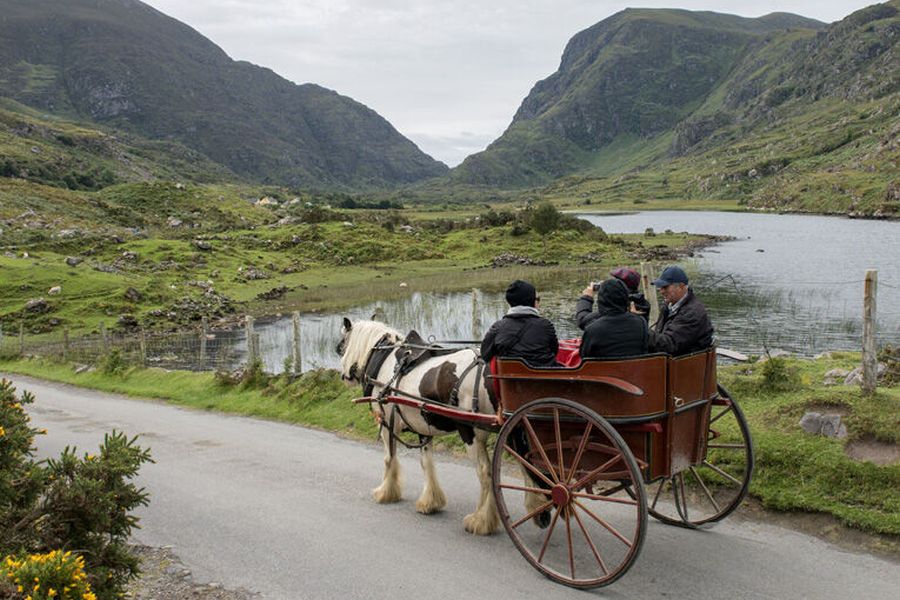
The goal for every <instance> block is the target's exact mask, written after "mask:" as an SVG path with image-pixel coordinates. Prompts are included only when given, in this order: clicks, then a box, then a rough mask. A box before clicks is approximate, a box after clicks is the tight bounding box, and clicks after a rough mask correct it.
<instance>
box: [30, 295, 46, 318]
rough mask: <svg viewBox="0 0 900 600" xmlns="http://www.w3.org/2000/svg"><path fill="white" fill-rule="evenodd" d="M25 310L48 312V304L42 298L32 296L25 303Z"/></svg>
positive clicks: (36, 312) (40, 312)
mask: <svg viewBox="0 0 900 600" xmlns="http://www.w3.org/2000/svg"><path fill="white" fill-rule="evenodd" d="M25 312H29V313H33V314H43V313H46V312H50V305H49V304H47V301H46V300H44V299H43V298H32V299H31V300H29V301H28V302H26V303H25Z"/></svg>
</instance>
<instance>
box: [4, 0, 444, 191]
mask: <svg viewBox="0 0 900 600" xmlns="http://www.w3.org/2000/svg"><path fill="white" fill-rule="evenodd" d="M0 15H2V17H0V96H9V97H11V98H13V99H15V100H17V101H19V102H22V103H24V104H27V105H30V106H33V107H37V108H39V109H40V110H43V111H50V112H55V113H62V114H65V115H67V116H69V117H73V118H78V119H91V120H93V121H95V122H99V123H103V124H106V125H109V126H112V127H117V128H121V129H125V130H128V131H131V132H135V133H139V134H141V135H143V136H146V137H150V138H154V139H163V140H177V141H180V142H181V143H183V144H185V145H186V146H189V147H191V148H193V149H194V150H197V151H198V152H201V153H202V154H204V155H205V156H207V157H209V158H210V159H212V160H214V161H215V162H217V163H219V164H222V165H225V166H227V167H228V168H229V169H230V170H231V171H233V172H235V173H237V174H238V175H241V176H243V177H245V178H248V179H251V180H255V181H261V182H266V183H270V182H271V183H280V184H286V185H294V186H304V187H320V188H321V187H341V186H342V187H356V188H360V187H367V186H383V185H389V184H396V183H405V182H412V181H417V180H421V179H425V178H429V177H432V176H435V175H441V174H443V173H445V172H446V171H447V167H446V166H445V165H444V164H443V163H440V162H438V161H435V160H434V159H432V158H431V157H429V156H427V155H426V154H424V153H423V152H421V151H420V150H419V149H418V148H417V147H416V146H415V144H413V143H412V142H411V141H410V140H408V139H406V138H405V137H403V136H402V135H400V133H398V132H397V131H396V129H394V127H392V126H391V124H390V123H388V122H387V121H386V120H385V119H383V118H382V117H380V116H379V115H378V114H377V113H375V112H374V111H373V110H371V109H369V108H367V107H366V106H364V105H362V104H360V103H359V102H356V101H354V100H352V99H351V98H348V97H346V96H341V95H340V94H338V93H336V92H334V91H331V90H328V89H325V88H323V87H320V86H318V85H314V84H303V85H295V84H294V83H292V82H290V81H287V80H286V79H283V78H282V77H280V76H278V75H277V74H275V73H274V72H272V71H270V70H269V69H265V68H262V67H258V66H256V65H252V64H250V63H247V62H243V61H234V60H232V59H231V58H229V57H228V55H226V54H225V52H224V51H222V49H220V48H219V47H218V46H216V45H215V44H214V43H213V42H211V41H210V40H208V39H206V38H205V37H203V36H202V35H200V34H199V33H198V32H196V31H194V30H193V29H191V28H190V27H188V26H187V25H185V24H184V23H180V22H179V21H176V20H175V19H172V18H169V17H167V16H166V15H164V14H162V13H160V12H158V11H156V10H154V9H153V8H151V7H149V6H147V5H146V4H144V3H142V2H138V1H137V0H67V1H66V2H59V1H58V0H0Z"/></svg>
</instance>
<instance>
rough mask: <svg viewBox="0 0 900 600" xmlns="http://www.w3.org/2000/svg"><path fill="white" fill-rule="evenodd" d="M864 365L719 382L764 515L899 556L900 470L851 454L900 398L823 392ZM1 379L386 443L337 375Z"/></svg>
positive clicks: (848, 390) (837, 359)
mask: <svg viewBox="0 0 900 600" xmlns="http://www.w3.org/2000/svg"><path fill="white" fill-rule="evenodd" d="M858 363H859V355H854V354H851V353H835V354H834V355H833V356H832V357H831V358H828V359H821V360H812V361H811V360H787V361H784V362H783V363H782V364H781V365H780V367H781V368H780V369H778V370H776V372H775V373H774V374H773V373H771V372H767V370H766V369H764V368H763V366H762V364H761V363H757V364H751V365H738V366H726V367H721V368H720V369H719V378H720V381H721V382H722V383H723V384H724V385H725V386H726V387H727V388H729V390H730V391H731V393H732V394H733V395H734V396H735V397H736V398H737V399H738V400H739V402H740V403H741V406H742V408H743V409H744V412H745V413H746V415H747V419H748V420H749V422H750V427H751V431H752V434H753V438H754V442H755V446H756V452H757V470H756V472H755V475H754V480H753V483H752V486H751V494H752V495H753V496H754V497H755V498H756V499H757V500H758V501H759V502H760V503H761V504H762V505H763V506H764V507H766V508H768V509H772V510H776V511H783V512H798V511H802V512H813V513H823V514H827V515H831V516H833V517H835V518H837V519H838V520H839V521H840V522H841V523H843V524H844V525H846V526H849V527H852V528H855V529H859V530H862V531H865V532H869V533H875V534H883V535H887V536H889V537H890V538H891V541H889V542H888V545H889V546H891V547H893V548H896V547H897V545H896V544H895V543H894V542H893V541H892V540H893V539H894V538H896V537H897V536H900V463H896V462H895V463H893V464H886V465H878V464H875V463H873V462H870V461H859V460H854V459H853V458H850V457H849V456H848V455H847V453H846V451H845V449H846V446H847V445H848V444H850V443H853V442H854V441H857V440H863V439H865V440H872V441H875V442H877V443H881V444H885V445H887V446H891V445H896V444H897V443H898V441H900V388H897V387H894V388H884V389H880V390H879V391H878V393H877V394H875V395H874V396H872V397H865V396H863V395H861V394H860V392H859V390H858V388H856V387H847V386H836V387H826V386H824V385H822V384H821V383H820V382H821V381H822V379H823V376H824V374H825V373H826V372H827V371H829V370H831V369H835V368H844V369H848V368H852V367H853V366H855V365H856V364H858ZM0 371H3V372H9V373H18V374H23V375H31V376H34V377H40V378H43V379H49V380H52V381H59V382H63V383H69V384H74V385H78V386H82V387H87V388H92V389H97V390H103V391H107V392H114V393H121V394H126V395H129V396H136V397H146V398H159V399H162V400H166V401H169V402H173V403H175V404H179V405H183V406H190V407H193V408H198V409H203V410H219V411H224V412H230V413H238V414H243V415H249V416H254V417H262V418H267V419H275V420H279V421H285V422H289V423H297V424H302V425H307V426H312V427H317V428H321V429H326V430H329V431H335V432H339V433H342V434H345V435H349V436H351V437H354V438H360V439H374V437H375V436H376V434H377V427H376V425H375V423H374V421H373V419H372V418H371V416H370V414H369V411H368V410H367V409H366V408H364V407H362V406H353V405H351V404H350V400H351V399H352V398H353V397H355V396H357V395H358V393H359V391H358V390H357V389H356V388H348V387H347V386H345V385H344V384H343V383H342V382H341V381H340V379H339V377H338V375H337V373H336V372H335V371H328V370H320V371H313V372H309V373H305V374H304V375H303V376H302V377H299V378H296V379H294V380H288V379H287V378H284V377H277V378H263V379H262V380H260V381H257V383H256V384H252V385H248V384H237V385H229V384H224V383H222V382H221V381H220V380H219V379H217V378H216V377H215V376H214V375H213V374H211V373H194V372H186V371H162V370H159V369H129V370H125V371H123V372H121V373H105V372H104V371H103V370H102V369H97V370H93V371H90V372H85V373H81V374H76V373H74V371H73V369H72V367H71V365H67V364H62V363H57V362H52V361H49V360H46V359H20V360H2V361H0ZM807 411H818V412H835V413H839V414H842V415H843V422H844V423H846V425H847V429H848V432H849V435H848V437H847V438H846V439H833V438H825V437H822V436H813V435H810V434H806V433H804V432H803V431H802V430H801V429H800V427H799V426H798V422H799V420H800V417H801V416H802V415H803V414H804V413H805V412H807ZM439 445H440V446H443V447H445V448H450V449H454V448H457V447H458V446H459V444H458V443H457V439H456V436H447V437H446V438H444V439H443V440H440V443H439Z"/></svg>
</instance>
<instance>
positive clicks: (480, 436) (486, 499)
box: [338, 318, 543, 535]
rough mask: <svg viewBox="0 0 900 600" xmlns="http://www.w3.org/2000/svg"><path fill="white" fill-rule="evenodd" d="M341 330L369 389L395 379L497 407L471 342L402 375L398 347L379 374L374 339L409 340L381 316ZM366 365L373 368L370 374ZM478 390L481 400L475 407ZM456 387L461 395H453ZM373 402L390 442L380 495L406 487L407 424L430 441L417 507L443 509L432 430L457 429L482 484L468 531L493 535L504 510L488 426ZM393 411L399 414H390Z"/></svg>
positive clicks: (384, 498) (461, 401) (344, 348)
mask: <svg viewBox="0 0 900 600" xmlns="http://www.w3.org/2000/svg"><path fill="white" fill-rule="evenodd" d="M341 335H342V339H341V342H340V343H339V344H338V353H339V354H340V355H341V371H342V376H343V378H344V379H345V380H349V381H355V382H358V383H360V384H362V385H363V387H364V388H365V387H366V385H367V384H368V385H369V386H372V390H371V395H372V396H377V395H378V393H379V392H381V391H382V390H384V388H385V386H386V385H387V384H389V383H391V382H392V381H393V383H392V384H391V387H392V388H393V389H396V390H399V391H400V392H406V393H408V394H412V395H414V396H416V397H424V398H428V399H429V400H435V401H439V402H450V403H453V404H456V405H457V407H458V408H459V409H462V410H467V411H473V409H476V411H477V412H479V413H484V414H493V413H494V412H495V410H496V409H495V407H494V406H493V405H492V403H491V400H490V397H489V395H488V390H487V388H486V386H485V380H484V377H483V376H482V377H479V373H480V371H481V369H478V368H472V366H473V364H476V361H478V360H479V355H478V353H477V352H476V351H475V350H473V349H471V348H466V349H462V350H458V351H455V352H452V353H449V354H445V355H442V356H433V357H429V358H425V359H423V360H422V361H421V362H420V363H418V364H416V365H415V367H414V368H412V369H411V370H410V371H409V372H407V373H406V374H404V375H403V376H402V377H400V378H399V380H394V374H395V367H396V366H397V362H398V359H397V357H396V354H395V352H391V353H390V354H389V355H388V356H387V358H386V359H385V361H384V363H383V364H382V365H381V366H380V368H378V369H377V372H374V373H372V371H373V370H374V369H373V368H372V367H371V366H370V365H369V360H370V357H371V356H373V349H374V348H375V347H376V346H379V345H380V346H394V345H398V344H400V343H401V342H402V341H403V339H404V336H403V335H401V334H400V332H398V331H395V330H394V329H391V328H390V327H388V326H386V325H384V324H383V323H379V322H376V321H357V322H355V323H351V322H350V320H349V319H346V318H345V319H344V321H343V327H342V329H341ZM367 366H369V367H370V368H369V371H370V373H369V375H368V377H367V376H366V368H367ZM476 390H477V406H475V404H476V400H475V399H476ZM451 392H452V393H453V395H454V396H455V397H452V396H451ZM372 407H373V410H374V411H375V413H376V417H377V418H379V419H380V421H381V424H382V428H381V439H382V441H383V442H384V477H383V479H382V482H381V485H379V486H378V487H376V488H375V489H374V490H372V496H373V497H374V498H375V501H376V502H379V503H388V502H397V501H398V500H400V497H401V495H402V489H401V481H400V462H399V460H398V458H397V439H398V438H397V436H398V435H399V434H400V433H401V432H402V431H412V432H413V433H416V434H418V435H419V436H420V439H423V442H424V443H423V444H422V446H421V457H420V463H421V465H422V470H423V472H424V475H425V485H424V488H423V489H422V494H421V495H420V496H419V499H418V500H417V501H416V510H417V511H419V512H420V513H423V514H431V513H435V512H438V511H440V510H441V509H442V508H444V506H445V505H446V503H447V497H446V496H445V495H444V491H443V490H442V489H441V486H440V484H439V483H438V480H437V476H436V475H435V470H434V458H433V450H432V444H431V440H430V437H431V436H435V435H441V434H447V433H452V432H455V431H456V432H459V434H460V437H461V438H462V440H463V442H465V445H466V451H467V453H468V455H469V457H470V458H471V459H472V461H473V462H474V463H475V472H476V474H477V475H478V481H479V483H480V484H481V494H480V496H479V499H478V504H477V505H476V507H475V510H474V511H473V512H472V513H471V514H468V515H466V517H465V518H464V519H463V525H464V526H465V528H466V531H469V532H470V533H474V534H478V535H489V534H491V533H494V532H495V531H497V529H498V528H499V526H500V517H499V514H498V512H497V506H496V504H495V502H494V495H493V493H492V491H491V456H490V454H489V453H488V448H487V438H488V434H489V432H487V431H485V430H483V429H478V428H473V427H471V426H468V425H466V424H464V423H458V422H455V421H451V420H449V419H446V418H442V417H436V418H433V417H431V416H429V417H428V418H427V420H426V418H425V417H423V415H422V413H421V412H420V411H419V410H418V409H416V408H412V407H408V406H401V405H397V404H378V403H373V404H372ZM393 411H397V413H394V414H391V413H392V412H393ZM530 496H534V497H530ZM542 502H543V498H540V497H538V496H536V495H533V494H528V495H527V496H526V504H527V505H531V504H534V506H535V507H537V506H539V505H540V504H541V503H542Z"/></svg>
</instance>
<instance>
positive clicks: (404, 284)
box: [400, 281, 409, 288]
mask: <svg viewBox="0 0 900 600" xmlns="http://www.w3.org/2000/svg"><path fill="white" fill-rule="evenodd" d="M400 287H402V288H405V287H409V284H408V283H406V282H405V281H401V282H400Z"/></svg>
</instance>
